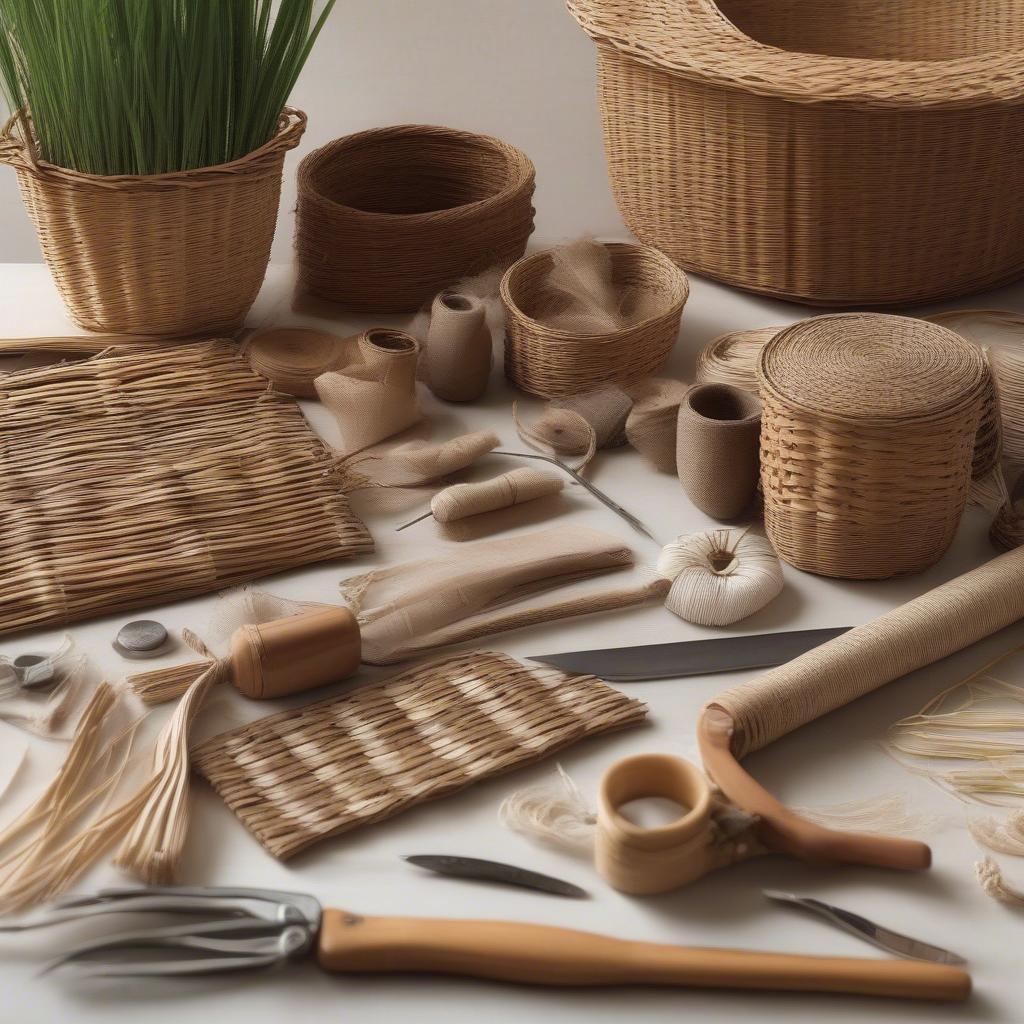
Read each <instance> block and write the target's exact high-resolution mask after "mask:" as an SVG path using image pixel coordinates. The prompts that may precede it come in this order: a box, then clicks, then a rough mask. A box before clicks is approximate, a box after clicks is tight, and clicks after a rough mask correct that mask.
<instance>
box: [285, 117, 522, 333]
mask: <svg viewBox="0 0 1024 1024" xmlns="http://www.w3.org/2000/svg"><path fill="white" fill-rule="evenodd" d="M533 188H534V169H533V164H532V163H531V162H530V160H529V158H528V157H527V156H526V155H525V154H524V153H521V152H520V151H519V150H518V149H516V148H515V147H513V146H510V145H509V144H508V143H507V142H502V141H501V140H500V139H495V138H492V137H491V136H489V135H474V134H472V133H471V132H463V131H456V130H454V129H452V128H437V127H431V126H427V125H399V126H396V127H393V128H377V129H373V130H372V131H366V132H359V133H358V134H356V135H349V136H346V137H345V138H342V139H337V140H335V141H334V142H330V143H328V144H327V145H326V146H323V147H322V148H320V149H317V150H315V151H314V152H312V153H310V154H309V156H307V157H306V158H305V159H304V160H303V161H302V163H301V164H300V165H299V176H298V191H299V202H298V210H297V219H296V237H295V252H296V258H297V260H298V269H299V284H300V286H301V287H302V288H303V289H305V290H306V291H308V292H311V293H312V294H314V295H317V296H319V297H320V298H324V299H328V300H330V301H332V302H336V303H338V304H340V305H341V306H343V307H344V308H346V309H351V310H355V311H359V312H364V313H400V312H407V311H410V310H414V309H417V308H419V307H420V306H421V305H423V304H424V303H425V302H427V301H429V300H430V299H432V298H433V297H434V296H435V295H436V294H437V293H438V292H439V291H441V290H442V289H444V288H447V287H448V286H449V285H451V284H453V283H454V282H456V281H457V280H459V279H460V278H462V277H465V276H467V275H469V274H474V273H476V272H478V271H481V270H485V269H487V268H488V267H491V266H494V265H496V264H499V265H508V264H509V263H511V262H513V260H516V259H518V258H519V257H520V256H522V254H523V252H524V250H525V249H526V240H527V238H529V236H530V233H531V232H532V231H533V212H534V211H533V205H532V202H533Z"/></svg>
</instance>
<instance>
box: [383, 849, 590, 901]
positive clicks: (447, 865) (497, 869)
mask: <svg viewBox="0 0 1024 1024" xmlns="http://www.w3.org/2000/svg"><path fill="white" fill-rule="evenodd" d="M402 860H404V861H407V862H408V863H409V864H415V865H416V867H418V868H426V869H427V870H428V871H434V872H436V873H437V874H439V875H449V876H451V877H452V878H470V879H473V880H474V881H482V882H498V883H499V884H501V885H516V886H519V887H520V888H522V889H533V890H535V891H537V892H546V893H550V894H552V895H554V896H569V897H571V898H573V899H585V898H586V897H587V895H588V894H587V891H586V890H585V889H581V888H580V887H579V886H578V885H573V884H572V882H564V881H562V879H560V878H552V877H551V875H542V874H541V873H540V872H539V871H529V870H527V869H526V868H520V867H516V866H515V865H514V864H502V863H501V862H500V861H496V860H482V859H481V858H479V857H457V856H451V855H445V854H432V853H420V854H413V855H411V856H408V857H403V858H402Z"/></svg>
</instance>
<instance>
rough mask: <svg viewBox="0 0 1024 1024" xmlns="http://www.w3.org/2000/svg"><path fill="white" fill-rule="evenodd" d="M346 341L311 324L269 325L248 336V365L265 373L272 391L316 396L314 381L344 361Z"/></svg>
mask: <svg viewBox="0 0 1024 1024" xmlns="http://www.w3.org/2000/svg"><path fill="white" fill-rule="evenodd" d="M347 347H348V343H347V342H346V341H345V340H344V339H342V338H339V337H338V336H337V335H336V334H331V333H330V332H329V331H320V330H316V329H315V328H310V327H268V328H266V329H265V330H262V331H257V332H256V333H255V334H253V336H252V337H251V338H250V339H249V341H248V343H247V344H246V347H245V354H246V356H247V357H248V359H249V365H250V366H251V367H252V368H253V370H255V371H256V373H258V374H259V375H260V376H261V377H266V378H267V380H269V381H270V383H271V384H273V386H274V390H275V391H280V392H282V393H283V394H286V395H295V396H296V397H297V398H316V396H317V395H316V388H315V387H314V385H313V382H314V381H315V380H316V378H317V377H319V376H320V375H321V374H322V373H327V372H328V371H329V370H334V369H337V368H338V367H339V366H340V365H342V364H343V363H344V362H346V359H347V356H346V349H347Z"/></svg>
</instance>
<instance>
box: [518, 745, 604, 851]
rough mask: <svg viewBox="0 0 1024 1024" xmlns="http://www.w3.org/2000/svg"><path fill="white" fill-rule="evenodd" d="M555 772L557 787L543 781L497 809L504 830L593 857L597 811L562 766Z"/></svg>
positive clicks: (556, 766) (524, 790) (558, 765)
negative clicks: (557, 777)
mask: <svg viewBox="0 0 1024 1024" xmlns="http://www.w3.org/2000/svg"><path fill="white" fill-rule="evenodd" d="M555 770H556V771H557V772H558V776H559V781H558V783H557V784H552V783H547V782H542V783H539V784H538V785H536V786H529V787H527V788H526V789H517V790H515V791H514V792H512V793H510V794H509V795H508V796H507V797H505V799H504V800H503V801H502V802H501V806H500V807H499V808H498V819H499V820H500V821H501V823H502V825H504V826H505V828H507V829H510V830H511V831H513V832H518V833H519V834H520V835H524V836H526V837H527V838H529V839H535V840H537V841H539V842H542V843H546V844H548V845H549V846H554V847H556V848H559V849H563V850H570V851H572V852H574V853H583V854H587V855H588V856H593V852H594V839H595V837H596V834H597V812H596V811H595V810H593V808H591V807H590V806H589V805H588V804H587V802H586V800H585V799H584V796H583V794H582V793H581V792H580V789H579V787H578V786H577V785H576V783H575V782H574V781H573V779H572V777H571V776H570V775H569V773H568V772H566V770H565V769H564V768H563V767H562V766H561V765H560V764H556V765H555Z"/></svg>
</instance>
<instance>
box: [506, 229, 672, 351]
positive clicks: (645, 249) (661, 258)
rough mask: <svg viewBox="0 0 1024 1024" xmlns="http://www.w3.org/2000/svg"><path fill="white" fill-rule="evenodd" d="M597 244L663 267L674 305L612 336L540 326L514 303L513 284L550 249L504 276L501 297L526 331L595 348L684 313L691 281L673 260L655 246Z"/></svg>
mask: <svg viewBox="0 0 1024 1024" xmlns="http://www.w3.org/2000/svg"><path fill="white" fill-rule="evenodd" d="M598 241H599V242H600V243H601V245H603V246H605V248H607V249H612V250H617V251H619V252H628V253H632V254H633V255H636V256H642V257H643V258H645V259H648V260H650V261H651V262H653V263H658V264H660V265H661V266H663V267H664V268H665V269H666V270H668V271H669V273H670V276H671V277H672V278H673V279H674V283H675V287H676V293H677V294H676V296H675V298H674V299H673V302H672V305H671V306H669V307H668V309H666V310H665V312H664V313H658V314H656V315H655V316H649V317H647V319H646V320H639V321H637V323H635V324H630V325H629V327H624V328H623V329H622V330H620V331H615V332H613V333H611V334H574V333H572V332H570V331H559V330H554V329H553V328H551V327H548V326H547V325H546V324H544V323H541V321H540V320H535V319H534V318H533V317H532V316H530V315H529V314H528V313H525V312H523V309H522V307H521V306H520V305H519V303H518V302H517V301H516V300H515V298H514V297H513V294H512V284H513V281H514V279H515V277H516V275H518V274H520V273H522V271H523V270H524V269H525V268H526V267H527V266H528V265H530V264H532V263H536V262H537V261H538V260H540V259H543V258H544V257H545V256H547V255H548V254H549V253H550V252H551V248H547V249H538V250H537V251H536V252H531V253H527V254H526V255H525V256H521V257H520V258H519V259H518V260H516V261H515V263H513V264H512V266H511V267H509V268H508V270H506V271H505V273H504V274H503V275H502V277H501V284H500V285H499V288H498V293H499V295H500V296H501V300H502V302H503V303H504V304H505V307H506V309H508V310H510V311H511V312H513V313H514V315H515V317H516V320H517V321H518V322H519V323H520V324H521V325H522V326H523V327H527V328H530V329H533V330H534V331H537V332H539V333H543V334H545V335H546V336H547V338H548V340H549V341H551V340H565V341H570V342H575V341H586V342H588V343H589V344H593V343H595V342H596V343H600V342H611V341H618V340H619V339H620V338H622V337H624V336H625V335H630V334H633V333H634V332H636V331H641V330H644V329H646V328H648V327H650V326H651V325H653V324H657V323H660V322H661V321H662V320H665V319H666V318H668V317H675V316H677V315H679V314H681V313H682V310H683V307H684V306H685V305H686V302H687V299H689V297H690V279H689V278H688V277H687V276H686V272H685V271H684V270H681V269H680V268H679V267H677V266H676V264H675V263H673V262H672V260H670V259H669V258H668V257H667V256H666V255H665V254H664V253H663V252H662V251H661V250H660V249H655V248H654V246H652V245H643V244H641V243H635V242H619V241H604V240H601V239H598Z"/></svg>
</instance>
